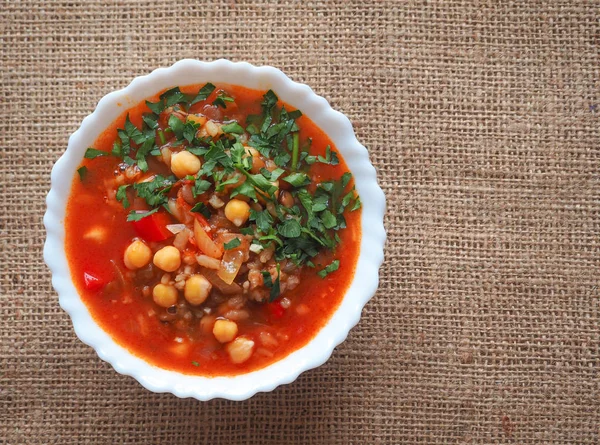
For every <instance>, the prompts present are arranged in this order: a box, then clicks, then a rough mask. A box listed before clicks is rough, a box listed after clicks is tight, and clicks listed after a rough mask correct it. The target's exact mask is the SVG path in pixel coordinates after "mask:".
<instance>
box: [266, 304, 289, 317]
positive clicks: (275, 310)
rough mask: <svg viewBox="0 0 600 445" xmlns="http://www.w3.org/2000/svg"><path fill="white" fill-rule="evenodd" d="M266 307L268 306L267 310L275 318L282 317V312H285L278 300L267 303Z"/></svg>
mask: <svg viewBox="0 0 600 445" xmlns="http://www.w3.org/2000/svg"><path fill="white" fill-rule="evenodd" d="M267 307H268V308H269V312H270V313H271V315H272V316H273V317H275V318H281V317H283V314H285V308H284V307H283V306H282V305H281V303H280V302H279V301H274V302H273V303H269V304H268V305H267Z"/></svg>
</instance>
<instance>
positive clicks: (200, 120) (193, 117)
mask: <svg viewBox="0 0 600 445" xmlns="http://www.w3.org/2000/svg"><path fill="white" fill-rule="evenodd" d="M187 120H188V122H190V121H191V122H193V123H195V124H199V125H204V124H205V123H206V121H207V120H208V119H207V118H206V116H203V115H201V114H200V115H198V114H188V117H187Z"/></svg>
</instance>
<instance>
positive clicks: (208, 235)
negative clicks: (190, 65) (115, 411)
mask: <svg viewBox="0 0 600 445" xmlns="http://www.w3.org/2000/svg"><path fill="white" fill-rule="evenodd" d="M78 173H79V174H78V175H77V176H76V177H75V178H74V179H73V184H72V189H71V194H70V198H69V201H68V204H67V217H66V221H65V225H66V240H65V244H66V246H65V247H66V252H67V257H68V261H69V265H70V269H71V274H72V278H73V281H74V283H75V286H76V287H77V289H78V291H79V293H80V295H81V297H82V299H83V301H84V303H85V304H86V306H87V307H88V309H89V310H90V312H91V314H92V316H93V317H94V319H95V320H96V322H97V323H98V324H99V325H100V326H101V327H102V328H103V329H104V330H105V331H106V332H107V333H109V334H110V335H111V336H112V338H113V339H114V340H115V341H116V342H117V343H119V344H120V345H122V346H123V347H125V348H126V349H128V350H129V351H130V352H131V353H132V354H134V355H136V356H138V357H140V358H142V359H144V360H145V361H147V362H148V363H151V364H153V365H156V366H158V367H161V368H164V369H169V370H174V371H177V372H181V373H184V374H196V375H204V376H221V375H236V374H242V373H246V372H250V371H253V370H257V369H260V368H263V367H265V366H267V365H269V364H271V363H273V362H275V361H278V360H280V359H282V358H283V357H285V356H287V355H288V354H290V353H291V352H293V351H295V350H297V349H299V348H301V347H302V346H304V345H305V344H306V343H307V342H309V341H310V340H311V339H312V338H313V337H314V336H315V335H316V334H317V332H318V331H319V330H320V329H321V328H322V327H323V326H324V325H325V324H326V323H327V322H328V320H329V319H330V317H331V316H332V314H333V313H334V311H335V310H336V308H337V307H338V306H339V304H340V301H341V299H342V297H343V296H344V294H345V292H346V290H347V288H348V286H349V284H350V282H351V281H352V278H353V275H354V269H355V266H356V262H357V258H358V255H359V245H360V237H361V227H360V213H361V206H360V198H359V196H358V195H357V193H356V191H355V189H354V181H353V179H352V175H351V174H350V172H349V171H348V168H347V166H346V164H345V162H344V160H343V158H342V156H341V155H340V154H339V153H338V151H337V148H336V147H335V146H334V144H333V143H332V142H331V141H330V140H329V138H328V137H327V135H326V134H325V133H324V132H323V131H321V129H319V128H318V127H317V126H316V125H315V124H314V123H313V122H312V121H311V120H310V119H308V118H307V117H306V116H303V115H302V113H301V110H294V109H293V108H291V107H289V106H288V105H285V104H283V103H282V102H281V101H279V100H278V98H277V96H276V95H275V94H274V93H273V92H272V91H268V92H265V91H254V90H249V89H246V88H242V87H238V86H230V85H213V84H210V83H209V84H206V85H193V86H186V87H181V88H179V87H177V88H173V89H170V90H168V91H165V92H163V93H162V94H160V95H157V96H154V97H151V98H149V99H148V100H147V101H144V102H142V103H140V104H138V105H137V106H135V107H133V108H131V109H129V110H127V111H126V112H124V113H123V115H122V116H120V117H119V118H118V119H117V120H116V121H115V122H114V123H113V124H112V125H111V126H110V127H109V128H107V129H106V130H105V131H104V132H103V133H102V135H101V136H100V137H99V138H98V139H97V140H96V142H95V144H94V146H93V147H90V148H88V150H87V151H86V154H85V159H84V161H83V162H82V164H81V166H80V168H79V169H78Z"/></svg>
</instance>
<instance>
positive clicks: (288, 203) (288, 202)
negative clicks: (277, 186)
mask: <svg viewBox="0 0 600 445" xmlns="http://www.w3.org/2000/svg"><path fill="white" fill-rule="evenodd" d="M279 202H280V203H281V204H282V205H284V206H285V207H287V208H288V209H289V208H290V207H292V206H293V205H294V197H293V196H292V194H291V193H290V192H286V191H285V190H283V191H282V192H281V193H280V194H279Z"/></svg>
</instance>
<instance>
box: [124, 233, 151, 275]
mask: <svg viewBox="0 0 600 445" xmlns="http://www.w3.org/2000/svg"><path fill="white" fill-rule="evenodd" d="M150 258H152V250H150V247H148V246H147V245H146V244H144V243H143V242H142V241H140V240H135V241H134V242H132V243H131V244H130V245H129V246H127V249H125V253H124V254H123V262H124V263H125V267H127V269H129V270H136V269H139V268H141V267H144V266H145V265H146V264H148V263H149V262H150Z"/></svg>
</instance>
